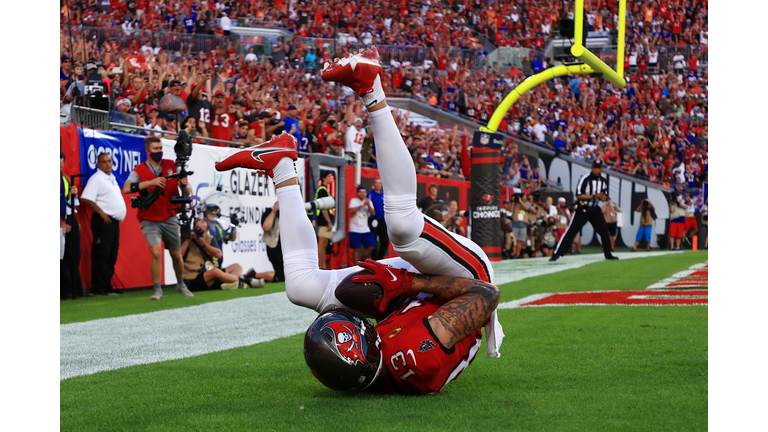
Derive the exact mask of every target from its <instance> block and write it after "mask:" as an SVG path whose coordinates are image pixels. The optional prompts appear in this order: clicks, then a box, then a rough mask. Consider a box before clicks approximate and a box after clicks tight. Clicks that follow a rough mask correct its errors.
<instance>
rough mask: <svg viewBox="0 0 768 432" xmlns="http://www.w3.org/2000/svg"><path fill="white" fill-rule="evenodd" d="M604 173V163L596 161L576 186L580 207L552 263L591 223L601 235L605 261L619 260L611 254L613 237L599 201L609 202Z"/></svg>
mask: <svg viewBox="0 0 768 432" xmlns="http://www.w3.org/2000/svg"><path fill="white" fill-rule="evenodd" d="M602 172H603V161H601V160H599V159H596V160H595V161H594V162H592V172H591V173H589V174H585V175H583V176H582V177H581V178H580V179H579V183H578V185H577V186H576V200H577V202H578V205H577V207H576V211H575V212H574V213H573V216H572V217H571V220H570V221H569V222H568V227H567V228H566V229H565V233H564V234H563V236H562V237H560V240H559V241H558V242H557V246H556V247H555V251H554V252H553V253H552V258H550V259H549V260H550V261H557V259H558V258H560V257H561V256H563V254H564V253H565V251H564V249H567V248H569V247H570V246H571V243H573V239H574V238H575V237H576V235H577V234H578V233H579V231H581V228H582V227H583V226H584V225H585V224H586V223H587V222H589V223H591V224H592V227H593V228H594V229H595V232H596V233H597V234H599V235H600V242H601V243H602V244H603V253H604V254H605V259H609V260H617V259H619V258H618V257H615V256H613V254H611V237H610V235H609V234H608V226H607V225H606V224H605V217H603V212H602V209H601V208H600V206H599V205H598V204H599V203H598V201H606V200H608V194H607V192H608V183H607V182H606V181H605V178H604V177H603V176H602V175H601V174H602Z"/></svg>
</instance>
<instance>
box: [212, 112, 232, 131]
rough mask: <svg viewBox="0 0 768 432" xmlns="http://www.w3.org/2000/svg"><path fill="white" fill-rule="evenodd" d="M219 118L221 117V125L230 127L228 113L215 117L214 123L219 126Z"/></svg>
mask: <svg viewBox="0 0 768 432" xmlns="http://www.w3.org/2000/svg"><path fill="white" fill-rule="evenodd" d="M219 118H221V126H222V127H225V128H228V127H229V115H227V114H219V115H217V116H214V117H213V125H214V126H218V125H219Z"/></svg>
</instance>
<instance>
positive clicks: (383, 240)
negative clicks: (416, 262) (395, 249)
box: [368, 178, 389, 260]
mask: <svg viewBox="0 0 768 432" xmlns="http://www.w3.org/2000/svg"><path fill="white" fill-rule="evenodd" d="M368 199H370V200H371V203H372V204H373V210H374V211H375V212H376V214H375V215H373V216H371V217H370V218H368V226H369V227H370V228H371V232H372V233H373V235H374V237H376V247H374V248H373V253H372V254H371V258H373V259H374V260H380V259H384V257H386V256H387V254H389V236H387V222H386V221H385V220H384V192H383V191H382V187H381V179H379V178H376V179H374V180H373V186H372V187H371V190H370V192H368Z"/></svg>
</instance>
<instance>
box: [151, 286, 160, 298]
mask: <svg viewBox="0 0 768 432" xmlns="http://www.w3.org/2000/svg"><path fill="white" fill-rule="evenodd" d="M161 298H163V289H162V288H155V293H154V294H152V298H150V300H160V299H161Z"/></svg>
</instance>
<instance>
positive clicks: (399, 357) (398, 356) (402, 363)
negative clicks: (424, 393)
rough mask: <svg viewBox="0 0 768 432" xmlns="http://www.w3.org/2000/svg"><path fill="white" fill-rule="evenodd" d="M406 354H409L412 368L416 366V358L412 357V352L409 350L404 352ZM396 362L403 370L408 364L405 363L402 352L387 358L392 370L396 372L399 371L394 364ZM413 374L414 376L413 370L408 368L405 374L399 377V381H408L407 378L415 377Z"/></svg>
mask: <svg viewBox="0 0 768 432" xmlns="http://www.w3.org/2000/svg"><path fill="white" fill-rule="evenodd" d="M406 353H407V354H410V356H411V358H412V359H413V364H414V366H416V356H414V355H413V350H410V349H409V350H408V351H406ZM396 360H397V361H398V362H399V363H400V366H402V367H403V368H405V367H406V366H408V363H406V361H405V354H403V352H402V351H398V352H396V353H394V354H393V355H392V357H390V358H389V362H390V363H391V364H392V369H394V370H396V371H399V370H400V368H399V367H398V366H397V364H395V361H396ZM415 374H416V372H414V371H413V369H411V368H408V371H407V372H405V373H404V374H402V375H400V379H401V380H403V381H405V380H407V379H408V377H409V376H411V375H415Z"/></svg>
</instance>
